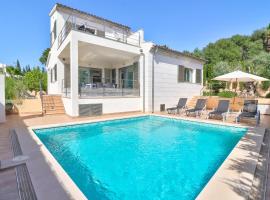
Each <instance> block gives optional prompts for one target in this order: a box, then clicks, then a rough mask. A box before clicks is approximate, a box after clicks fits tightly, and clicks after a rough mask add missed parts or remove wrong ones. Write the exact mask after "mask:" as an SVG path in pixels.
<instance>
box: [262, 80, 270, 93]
mask: <svg viewBox="0 0 270 200" xmlns="http://www.w3.org/2000/svg"><path fill="white" fill-rule="evenodd" d="M269 87H270V81H264V82H262V84H261V88H262V89H263V90H264V91H266V90H268V88H269Z"/></svg>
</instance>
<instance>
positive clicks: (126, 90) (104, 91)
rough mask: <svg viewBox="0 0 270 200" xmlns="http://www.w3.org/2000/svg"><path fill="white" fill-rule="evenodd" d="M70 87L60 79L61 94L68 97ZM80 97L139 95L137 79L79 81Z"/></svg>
mask: <svg viewBox="0 0 270 200" xmlns="http://www.w3.org/2000/svg"><path fill="white" fill-rule="evenodd" d="M70 93H71V89H70V87H69V85H67V84H66V82H65V80H64V79H63V81H62V94H63V96H64V97H70ZM78 93H79V96H80V98H89V97H90V98H91V97H123V96H130V97H133V96H134V97H135V96H140V86H139V82H138V81H137V80H125V79H121V80H119V81H118V82H117V81H114V80H105V79H102V81H100V82H93V81H92V82H91V83H81V84H80V86H79V91H78Z"/></svg>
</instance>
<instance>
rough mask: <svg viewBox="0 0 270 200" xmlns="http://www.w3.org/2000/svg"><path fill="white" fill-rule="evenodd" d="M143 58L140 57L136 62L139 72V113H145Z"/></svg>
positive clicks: (142, 56)
mask: <svg viewBox="0 0 270 200" xmlns="http://www.w3.org/2000/svg"><path fill="white" fill-rule="evenodd" d="M144 62H145V56H144V55H143V54H141V55H140V57H139V60H138V70H139V79H138V81H139V85H140V99H141V111H145V110H146V109H145V108H146V98H145V71H146V70H145V69H144V67H145V63H144Z"/></svg>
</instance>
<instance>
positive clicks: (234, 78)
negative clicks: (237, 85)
mask: <svg viewBox="0 0 270 200" xmlns="http://www.w3.org/2000/svg"><path fill="white" fill-rule="evenodd" d="M213 80H217V81H226V82H261V81H269V79H266V78H263V77H260V76H256V75H253V74H249V73H246V72H242V71H234V72H231V73H228V74H224V75H221V76H218V77H216V78H214V79H213Z"/></svg>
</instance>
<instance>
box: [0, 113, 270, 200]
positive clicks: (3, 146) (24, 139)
mask: <svg viewBox="0 0 270 200" xmlns="http://www.w3.org/2000/svg"><path fill="white" fill-rule="evenodd" d="M156 114H157V115H162V116H168V117H173V118H181V119H188V120H194V121H201V122H207V123H215V124H224V123H222V121H220V120H204V117H202V119H198V118H193V117H188V118H187V117H181V116H180V117H179V116H178V115H167V114H165V113H156ZM140 115H144V114H143V113H140V112H136V113H121V114H112V115H104V116H98V117H83V118H72V117H68V116H66V115H47V116H40V115H25V116H18V115H9V116H8V117H7V122H6V123H4V124H0V160H9V159H12V158H13V153H12V149H11V144H10V135H9V129H11V128H14V129H15V130H16V132H17V134H18V138H19V142H20V145H21V148H22V151H23V154H24V155H27V156H28V157H29V159H28V160H26V165H27V168H28V171H29V174H30V177H31V181H32V183H33V186H34V189H35V192H36V195H37V197H38V199H86V198H85V196H84V195H83V194H82V192H81V191H80V190H79V189H78V188H77V186H76V185H75V184H74V183H73V181H72V180H71V179H70V178H69V177H68V176H67V174H66V173H65V172H64V170H63V169H62V168H61V166H60V165H59V164H58V163H57V162H56V160H55V159H54V158H53V157H52V156H51V154H50V153H49V152H48V150H47V149H46V147H45V146H44V145H43V144H42V143H41V142H40V141H39V139H38V138H37V137H36V136H35V135H34V134H33V133H32V131H31V128H32V127H49V126H55V125H60V124H74V123H80V122H94V121H103V120H109V119H117V118H123V117H132V116H140ZM233 121H234V119H233V118H229V119H228V121H227V123H225V124H227V125H233V126H238V125H239V124H235V123H234V122H233ZM241 125H244V126H249V125H251V128H249V133H248V134H247V135H246V136H244V137H243V138H242V139H241V140H240V141H239V143H238V144H237V146H236V147H235V148H234V149H233V151H232V152H231V154H230V155H229V156H228V158H227V159H226V160H225V162H224V163H223V164H222V166H221V167H220V168H219V169H218V171H217V172H216V173H215V175H214V176H213V177H212V178H211V180H210V181H209V182H208V184H207V185H206V187H205V188H204V189H203V190H202V191H201V193H200V194H199V196H198V197H197V198H198V199H220V200H222V199H246V198H247V194H248V191H249V190H250V187H251V185H252V181H253V176H254V171H255V168H256V165H257V164H256V163H257V160H258V153H259V151H260V147H261V143H262V140H263V130H264V128H270V116H262V119H261V125H260V127H257V128H252V126H254V124H250V123H249V122H247V123H241V124H240V126H241ZM268 187H269V186H268ZM0 199H20V198H19V192H18V188H17V182H16V173H15V169H14V168H9V169H8V170H1V171H0Z"/></svg>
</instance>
